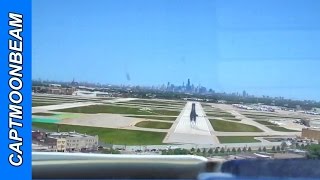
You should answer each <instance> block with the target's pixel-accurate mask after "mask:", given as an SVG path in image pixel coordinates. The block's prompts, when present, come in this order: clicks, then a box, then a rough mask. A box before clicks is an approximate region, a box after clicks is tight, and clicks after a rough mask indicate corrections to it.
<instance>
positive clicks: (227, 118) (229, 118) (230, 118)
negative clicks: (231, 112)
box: [223, 117, 241, 121]
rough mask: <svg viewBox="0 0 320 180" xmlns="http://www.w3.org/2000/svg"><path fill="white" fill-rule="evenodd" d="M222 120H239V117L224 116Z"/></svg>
mask: <svg viewBox="0 0 320 180" xmlns="http://www.w3.org/2000/svg"><path fill="white" fill-rule="evenodd" d="M223 119H224V120H229V121H241V119H237V118H235V117H234V118H232V117H225V118H223Z"/></svg>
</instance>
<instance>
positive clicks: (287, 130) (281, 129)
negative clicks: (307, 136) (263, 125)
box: [267, 125, 299, 132]
mask: <svg viewBox="0 0 320 180" xmlns="http://www.w3.org/2000/svg"><path fill="white" fill-rule="evenodd" d="M267 127H268V128H270V129H272V130H274V131H282V132H299V131H296V130H292V129H287V128H284V127H281V126H277V125H272V126H267Z"/></svg>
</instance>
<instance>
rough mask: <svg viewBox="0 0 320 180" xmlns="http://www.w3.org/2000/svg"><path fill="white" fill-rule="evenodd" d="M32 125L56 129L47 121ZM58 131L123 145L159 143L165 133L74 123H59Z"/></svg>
mask: <svg viewBox="0 0 320 180" xmlns="http://www.w3.org/2000/svg"><path fill="white" fill-rule="evenodd" d="M32 126H33V127H37V128H41V129H46V130H49V131H56V130H57V127H58V125H57V124H49V123H32ZM59 130H60V131H76V132H79V133H87V134H89V135H98V136H99V141H102V142H105V143H110V144H123V145H151V144H152V145H159V144H162V140H163V138H164V137H165V135H166V133H161V132H148V131H135V130H124V129H110V128H100V127H87V126H74V125H64V124H60V125H59Z"/></svg>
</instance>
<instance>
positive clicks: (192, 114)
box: [190, 103, 198, 127]
mask: <svg viewBox="0 0 320 180" xmlns="http://www.w3.org/2000/svg"><path fill="white" fill-rule="evenodd" d="M197 116H198V115H197V113H196V104H195V103H192V107H191V112H190V124H191V127H193V126H195V125H196V124H197V123H196V121H197Z"/></svg>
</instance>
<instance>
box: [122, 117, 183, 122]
mask: <svg viewBox="0 0 320 180" xmlns="http://www.w3.org/2000/svg"><path fill="white" fill-rule="evenodd" d="M125 117H132V118H142V119H156V120H165V121H175V120H176V119H177V117H165V116H162V117H161V116H125Z"/></svg>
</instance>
